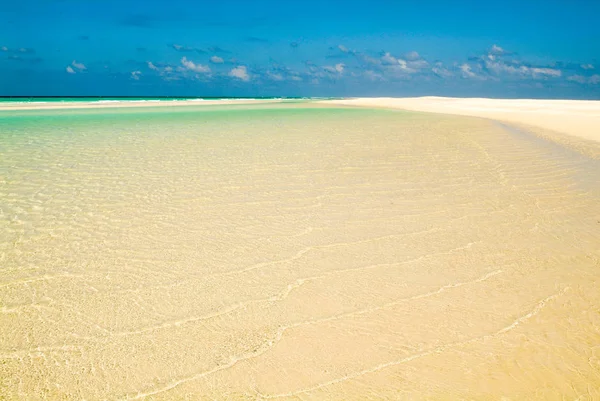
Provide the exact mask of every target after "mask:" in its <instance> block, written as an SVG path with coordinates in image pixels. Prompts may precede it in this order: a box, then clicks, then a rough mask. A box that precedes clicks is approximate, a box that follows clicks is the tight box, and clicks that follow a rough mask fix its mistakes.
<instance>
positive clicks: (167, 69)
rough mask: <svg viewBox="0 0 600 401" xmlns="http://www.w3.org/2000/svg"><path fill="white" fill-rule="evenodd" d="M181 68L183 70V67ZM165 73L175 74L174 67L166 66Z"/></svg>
mask: <svg viewBox="0 0 600 401" xmlns="http://www.w3.org/2000/svg"><path fill="white" fill-rule="evenodd" d="M184 58H185V57H184ZM179 68H181V67H179ZM164 71H165V72H173V67H171V66H170V65H168V66H166V67H165V68H164Z"/></svg>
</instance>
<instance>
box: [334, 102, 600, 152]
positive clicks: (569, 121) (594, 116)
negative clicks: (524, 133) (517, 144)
mask: <svg viewBox="0 0 600 401" xmlns="http://www.w3.org/2000/svg"><path fill="white" fill-rule="evenodd" d="M324 102H325V103H328V104H335V105H345V106H361V107H383V108H396V109H404V110H412V111H422V112H431V113H441V114H454V115H463V116H473V117H484V118H490V119H493V120H499V121H505V122H508V123H517V124H525V125H528V126H533V127H538V128H542V129H547V130H551V131H554V132H559V133H563V134H567V135H572V136H575V137H578V138H582V139H586V140H592V141H597V142H600V101H594V100H537V99H535V100H534V99H483V98H481V99H479V98H466V99H462V98H444V97H419V98H356V99H344V100H328V101H324Z"/></svg>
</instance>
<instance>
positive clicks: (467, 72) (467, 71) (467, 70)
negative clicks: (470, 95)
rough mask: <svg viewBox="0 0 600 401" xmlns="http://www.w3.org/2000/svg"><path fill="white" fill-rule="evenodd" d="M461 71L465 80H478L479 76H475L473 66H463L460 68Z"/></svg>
mask: <svg viewBox="0 0 600 401" xmlns="http://www.w3.org/2000/svg"><path fill="white" fill-rule="evenodd" d="M460 70H461V71H462V76H463V77H464V78H476V77H477V74H475V73H474V72H473V71H472V70H471V66H470V65H469V64H466V63H465V64H463V65H461V66H460Z"/></svg>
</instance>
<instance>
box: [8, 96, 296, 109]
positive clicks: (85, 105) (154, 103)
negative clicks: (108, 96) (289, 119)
mask: <svg viewBox="0 0 600 401" xmlns="http://www.w3.org/2000/svg"><path fill="white" fill-rule="evenodd" d="M284 101H285V100H283V99H219V100H173V101H165V100H140V101H135V100H132V101H128V100H124V101H120V100H114V101H113V100H108V101H99V102H97V101H96V102H77V101H74V102H64V103H58V102H54V103H53V102H47V103H42V102H40V103H36V102H31V103H28V102H6V103H0V111H5V110H55V109H97V108H98V109H105V108H117V107H118V108H121V107H179V106H216V105H234V104H263V103H281V102H284Z"/></svg>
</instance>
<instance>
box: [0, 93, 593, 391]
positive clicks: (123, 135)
mask: <svg viewBox="0 0 600 401" xmlns="http://www.w3.org/2000/svg"><path fill="white" fill-rule="evenodd" d="M165 109H168V110H165ZM165 109H162V110H160V109H152V108H144V109H139V110H138V109H127V110H119V109H113V110H111V109H105V110H54V111H41V112H40V111H11V112H3V114H0V119H2V126H3V131H2V132H1V133H0V266H1V267H0V334H1V335H0V399H11V400H12V399H15V400H16V399H28V400H42V399H62V400H64V399H73V400H79V399H87V400H94V399H118V400H141V399H148V400H150V399H152V400H170V399H200V400H203V399H207V400H209V399H210V400H215V399H216V400H231V399H235V400H270V399H277V400H286V399H289V400H300V399H302V400H323V399H327V400H340V401H341V400H364V399H488V398H493V399H501V398H502V397H504V398H505V399H540V400H542V399H543V400H545V399H580V400H586V399H589V400H592V399H598V398H600V348H599V346H598V344H600V310H599V309H598V305H599V304H600V291H598V285H599V279H598V277H599V276H598V274H599V273H598V272H599V271H600V270H599V268H600V180H599V179H598V171H600V164H599V163H600V161H598V160H597V159H594V158H592V157H589V154H590V152H585V149H583V148H582V147H581V146H584V145H581V146H570V147H568V148H567V147H563V146H562V145H560V144H558V143H555V142H551V141H549V140H548V139H543V138H551V137H552V136H551V135H549V136H544V135H532V134H530V133H528V132H527V131H524V130H523V129H519V128H514V127H512V126H508V125H505V124H499V123H494V122H492V121H487V120H479V119H473V118H466V117H447V116H435V115H426V114H421V113H405V112H396V111H383V110H379V111H376V110H359V109H343V108H328V107H324V106H318V105H311V104H297V105H295V104H279V105H277V104H274V105H266V106H265V105H263V106H228V107H220V106H219V107H211V106H205V107H191V106H190V107H185V108H181V109H179V108H176V107H174V108H165ZM4 127H6V128H4ZM538 134H539V133H538ZM582 149H583V150H582ZM579 150H581V151H579Z"/></svg>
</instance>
